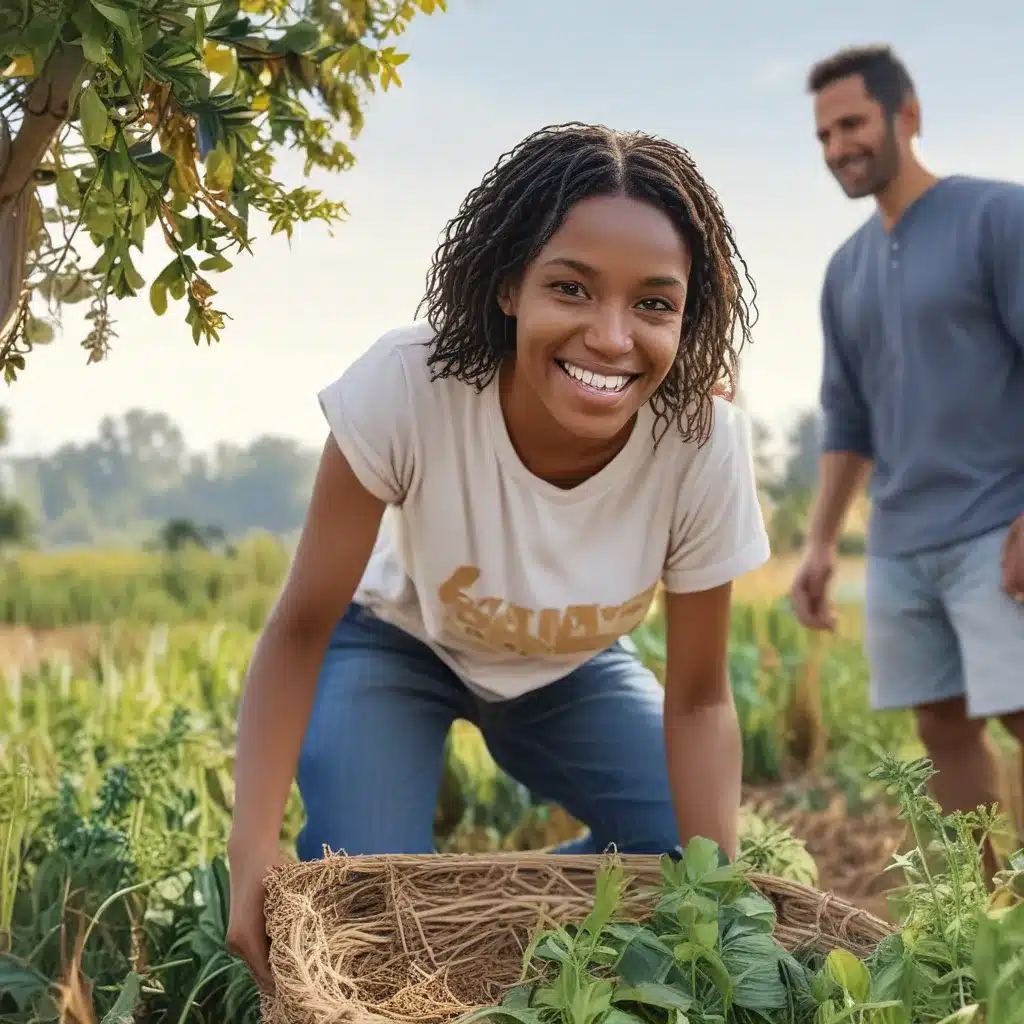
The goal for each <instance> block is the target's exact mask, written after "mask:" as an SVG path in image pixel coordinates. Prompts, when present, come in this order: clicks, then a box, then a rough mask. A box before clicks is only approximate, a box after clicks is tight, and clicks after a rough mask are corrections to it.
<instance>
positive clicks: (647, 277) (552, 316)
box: [501, 196, 691, 441]
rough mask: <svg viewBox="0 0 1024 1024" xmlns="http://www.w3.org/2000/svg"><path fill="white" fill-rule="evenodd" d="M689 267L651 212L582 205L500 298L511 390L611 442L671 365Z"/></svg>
mask: <svg viewBox="0 0 1024 1024" xmlns="http://www.w3.org/2000/svg"><path fill="white" fill-rule="evenodd" d="M690 266H691V254H690V250H689V247H688V246H687V244H686V242H685V241H684V240H683V238H682V237H681V235H680V234H679V232H678V231H676V228H675V226H674V225H673V223H672V221H671V220H669V218H668V217H667V216H666V215H665V214H664V213H662V212H661V211H660V210H659V209H657V208H656V207H654V206H650V205H648V204H647V203H643V202H640V201H639V200H636V199H629V198H626V197H624V196H595V197H592V198H590V199H584V200H581V201H580V202H579V203H577V204H576V205H575V206H573V207H572V209H570V211H569V213H568V215H567V216H566V218H565V220H564V221H563V223H562V225H561V227H560V228H559V230H558V231H557V232H556V233H555V235H554V236H553V237H552V238H551V240H550V241H549V242H548V244H547V245H546V246H545V247H544V249H543V250H541V252H540V253H539V254H538V256H537V258H536V259H535V260H534V261H533V262H532V263H531V264H530V265H529V266H528V267H527V269H526V271H525V274H524V276H523V279H522V282H521V283H520V285H519V287H518V288H517V289H515V291H514V292H513V293H512V294H510V295H508V296H507V297H505V298H503V299H502V301H501V307H502V309H503V310H504V311H505V313H506V314H508V315H510V316H515V317H516V318H517V329H516V364H515V380H516V387H520V386H523V385H526V386H528V387H529V389H530V390H532V391H533V392H534V393H535V395H536V397H537V398H538V399H539V400H540V402H541V404H542V405H543V406H544V408H545V409H546V410H547V412H548V413H549V414H550V415H551V417H552V418H553V419H554V420H555V422H557V423H558V424H559V425H560V426H561V427H563V428H564V429H565V431H566V432H567V433H569V434H571V435H573V436H576V437H579V438H581V439H582V438H585V439H588V440H594V441H598V440H604V439H611V438H614V437H616V436H617V435H618V434H619V433H620V432H621V431H622V430H623V429H624V428H625V427H626V426H627V425H628V424H629V423H630V421H631V420H632V418H633V416H634V414H635V413H636V412H637V410H638V409H639V408H640V407H641V406H642V405H643V404H644V403H645V402H647V401H648V400H649V399H650V398H651V396H652V395H653V394H654V393H655V391H657V390H658V387H659V386H660V385H661V382H662V381H663V380H664V379H665V375H666V374H667V373H668V371H669V370H670V369H671V367H672V364H673V362H674V361H675V358H676V351H677V349H678V347H679V338H680V332H681V330H682V319H683V308H684V306H685V304H686V287H687V279H688V277H689V274H690Z"/></svg>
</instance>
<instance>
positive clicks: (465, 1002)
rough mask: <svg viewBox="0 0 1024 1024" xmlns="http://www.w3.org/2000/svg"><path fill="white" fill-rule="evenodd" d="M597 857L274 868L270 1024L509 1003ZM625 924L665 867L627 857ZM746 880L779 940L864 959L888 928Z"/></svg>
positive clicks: (336, 862) (373, 1020) (424, 1016)
mask: <svg viewBox="0 0 1024 1024" xmlns="http://www.w3.org/2000/svg"><path fill="white" fill-rule="evenodd" d="M603 860H604V858H602V857H600V856H553V855H548V854H536V853H527V854H522V853H515V854H499V855H496V856H490V855H488V856H481V855H467V854H456V855H435V856H417V857H398V856H393V857H345V856H332V857H328V858H326V859H324V860H319V861H312V862H309V863H303V864H287V865H282V866H280V867H277V868H275V869H274V871H273V873H272V875H271V876H270V878H269V879H268V881H267V930H268V933H269V935H270V939H271V955H270V959H271V968H272V971H273V974H274V979H275V985H276V994H275V996H274V997H272V998H271V997H266V998H265V999H264V1004H263V1017H264V1021H265V1022H266V1024H342V1022H346V1024H383V1022H385V1021H387V1022H403V1024H406V1022H407V1024H428V1022H429V1024H434V1022H437V1024H443V1022H447V1021H450V1020H452V1019H454V1018H455V1017H458V1016H459V1015H460V1014H463V1013H465V1012H466V1011H468V1010H470V1009H473V1008H475V1007H477V1006H483V1005H490V1004H493V1003H495V1002H497V1001H499V1000H500V999H501V996H502V993H503V991H504V989H505V988H506V987H507V986H509V985H512V984H515V982H516V981H517V980H518V979H519V975H520V971H521V968H522V958H523V950H524V949H525V946H526V944H527V942H528V941H529V938H530V936H531V935H533V934H534V932H536V931H537V930H538V929H539V928H543V927H548V926H550V925H551V924H553V923H556V922H557V923H559V924H568V923H571V922H574V921H580V920H582V919H583V918H584V917H585V916H586V914H587V912H588V910H589V909H590V907H591V905H592V898H593V892H594V883H595V879H596V875H597V869H598V867H599V866H600V865H601V863H602V862H603ZM620 860H621V862H622V864H623V867H624V869H625V872H626V875H627V876H628V877H629V878H631V879H632V880H633V883H632V884H631V885H630V888H629V889H628V890H627V895H626V901H625V905H624V907H623V916H627V917H628V916H636V917H641V916H643V915H644V914H645V913H646V912H647V910H649V907H650V898H649V897H644V896H643V895H641V894H640V893H638V892H637V887H638V886H646V885H657V884H658V882H659V881H660V879H661V869H660V859H659V858H658V857H645V856H622V857H621V858H620ZM750 881H751V882H752V883H753V884H754V885H755V886H756V887H757V888H758V889H759V890H760V891H761V893H762V894H763V895H765V896H766V897H768V898H769V899H770V900H771V901H772V902H773V903H774V904H775V908H776V913H777V925H776V930H775V935H776V938H777V939H778V940H779V942H781V943H782V945H784V946H785V947H786V948H787V949H790V950H793V949H796V948H797V947H802V946H806V945H809V944H810V945H814V946H816V947H818V948H819V949H821V950H824V951H827V950H831V949H834V948H837V947H843V948H845V949H849V950H850V951H851V952H853V953H856V954H858V955H860V956H863V955H866V954H867V953H869V952H870V951H871V950H872V949H874V947H875V945H876V944H877V943H878V942H879V941H880V940H881V939H882V938H883V937H884V936H886V935H888V934H889V933H890V932H891V930H892V929H891V928H890V927H889V925H887V924H886V923H885V922H883V921H881V920H879V919H878V918H876V917H872V916H871V915H870V914H868V913H866V912H864V911H862V910H858V909H857V908H855V907H853V906H851V905H850V904H849V903H845V902H843V901H842V900H839V899H836V898H834V897H833V896H832V895H831V894H828V893H822V892H818V891H817V890H815V889H810V888H807V887H806V886H803V885H797V884H795V883H792V882H787V881H783V880H781V879H778V878H770V877H767V876H762V875H752V876H750Z"/></svg>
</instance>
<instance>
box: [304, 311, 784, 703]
mask: <svg viewBox="0 0 1024 1024" xmlns="http://www.w3.org/2000/svg"><path fill="white" fill-rule="evenodd" d="M432 337H433V333H432V331H431V328H430V327H429V326H428V325H427V324H425V323H417V324H414V325H412V326H409V327H402V328H398V329H397V330H393V331H390V332H388V333H387V334H385V335H384V336H383V337H381V338H380V339H379V340H378V341H376V342H375V343H374V344H373V346H372V347H371V348H370V349H369V350H368V351H367V352H365V353H364V354H363V355H362V356H360V357H359V358H358V359H357V360H356V361H355V362H354V363H353V364H352V365H351V366H350V367H349V368H348V369H347V370H346V371H345V373H344V374H343V375H342V376H341V377H340V378H339V379H338V380H336V381H334V382H333V383H332V384H330V385H329V386H328V387H326V388H324V390H323V391H321V392H320V394H319V399H320V405H321V408H322V409H323V412H324V415H325V417H326V419H327V422H328V424H329V426H330V429H331V432H332V433H333V435H334V438H335V439H336V441H337V443H338V446H339V447H340V449H341V451H342V452H343V453H344V454H345V457H346V458H347V459H348V461H349V463H350V464H351V466H352V469H353V471H354V472H355V474H356V476H357V477H358V478H359V480H360V481H361V482H362V484H363V486H364V487H366V489H367V490H368V491H370V492H371V493H372V494H374V495H376V496H377V497H378V498H380V499H381V500H382V501H384V502H386V503H387V504H388V506H389V507H388V508H387V510H386V511H385V514H384V519H383V521H382V524H381V530H380V534H379V536H378V538H377V543H376V546H375V548H374V551H373V554H372V556H371V558H370V561H369V563H368V565H367V567H366V572H365V573H364V575H363V578H362V582H361V583H360V585H359V588H358V590H357V592H356V595H355V600H356V601H357V602H359V603H360V604H362V605H364V606H365V607H367V608H368V609H369V610H370V611H372V612H373V613H374V614H376V615H377V616H379V617H380V618H382V619H384V620H386V621H388V622H391V623H393V624H394V625H396V626H399V627H401V628H402V629H404V630H406V631H407V632H409V633H411V634H412V635H413V636H415V637H417V638H418V639H419V640H421V641H423V642H424V643H425V644H427V645H428V646H429V647H430V648H432V649H433V650H434V651H435V652H436V653H437V654H438V656H439V657H440V658H441V659H442V660H444V661H445V662H446V663H447V664H448V665H449V666H451V668H452V669H453V670H454V671H455V672H456V673H457V674H458V676H459V677H460V678H461V679H462V680H463V681H464V682H465V683H466V685H467V686H469V687H470V688H471V689H473V690H474V691H475V692H476V693H478V694H479V695H480V696H481V697H483V698H485V699H490V700H501V699H505V698H511V697H516V696H519V695H520V694H523V693H526V692H528V691H530V690H535V689H537V688H539V687H542V686H545V685H546V684H548V683H551V682H554V681H555V680H557V679H560V678H561V677H563V676H565V675H566V674H568V673H569V672H571V671H572V670H573V669H574V668H576V667H578V666H579V665H581V664H582V663H583V662H585V661H587V660H588V659H589V658H591V657H592V656H593V655H595V654H597V653H598V652H599V651H601V650H604V649H605V648H606V647H609V646H610V645H611V644H612V643H613V642H614V641H615V640H616V639H618V638H619V637H620V636H622V635H624V634H626V633H629V632H630V631H632V630H633V629H635V628H636V627H637V626H638V625H639V624H640V623H641V622H642V621H643V620H644V617H645V615H646V613H647V611H648V608H649V606H650V603H651V600H652V598H653V597H654V594H655V591H656V588H657V584H658V582H659V581H661V582H663V583H664V585H665V589H666V590H668V591H670V592H679V593H681V592H686V591H698V590H707V589H710V588H712V587H716V586H719V585H721V584H723V583H726V582H728V581H729V580H732V579H734V578H736V577H737V576H740V575H742V574H743V573H746V572H748V571H750V570H751V569H754V568H756V567H757V566H759V565H761V564H763V563H764V562H765V561H766V560H767V558H768V555H769V548H768V538H767V535H766V533H765V528H764V521H763V518H762V515H761V509H760V505H759V503H758V500H757V494H756V490H755V484H754V470H753V460H752V457H751V447H750V429H749V422H748V420H747V418H746V416H745V415H744V414H743V413H742V411H741V410H739V409H737V408H736V407H735V406H732V405H730V404H729V403H728V402H726V401H724V400H722V399H717V398H716V399H715V416H714V429H713V432H712V434H711V437H710V439H709V440H708V441H707V442H706V443H705V444H704V445H703V446H702V447H700V448H698V446H697V444H696V443H695V442H684V441H683V439H682V437H681V435H680V434H679V432H678V430H677V429H676V428H675V426H674V425H672V426H670V427H669V429H668V430H667V431H665V432H664V434H663V436H662V437H661V440H660V443H659V444H658V446H657V448H655V445H654V436H653V433H652V427H653V425H654V414H653V412H652V411H651V409H650V408H649V407H648V406H644V407H643V408H642V409H641V410H640V414H639V416H638V418H637V422H636V424H635V425H634V427H633V431H632V433H631V434H630V437H629V440H628V441H627V442H626V445H625V446H624V447H623V449H622V450H621V451H620V452H619V453H618V455H616V457H615V458H614V459H613V460H612V461H611V462H610V463H609V464H608V465H607V466H605V467H604V468H603V469H602V470H601V471H600V472H598V473H597V474H595V475H594V476H592V477H591V478H590V479H588V480H586V481H585V482H584V483H582V484H579V485H578V486H576V487H573V488H571V489H568V490H566V489H563V488H559V487H556V486H554V485H553V484H550V483H548V482H547V481H544V480H541V479H540V478H539V477H536V476H534V475H533V474H532V473H531V472H530V471H529V470H527V468H526V467H525V466H524V465H523V463H522V462H521V460H520V459H519V456H518V455H517V454H516V451H515V449H514V448H513V446H512V442H511V440H510V439H509V436H508V432H507V430H506V427H505V420H504V416H503V415H502V412H501V406H500V404H499V400H498V387H497V380H496V378H495V380H493V381H492V382H491V383H490V384H489V385H488V386H487V387H486V388H484V389H483V391H481V392H478V391H477V390H476V388H475V387H473V386H471V385H468V384H465V383H463V382H462V381H459V380H455V379H452V378H448V379H441V380H435V381H432V380H431V379H430V369H429V367H428V366H427V356H428V354H429V348H428V345H429V342H430V341H431V339H432Z"/></svg>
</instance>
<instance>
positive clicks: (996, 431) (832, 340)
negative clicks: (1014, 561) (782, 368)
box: [821, 175, 1024, 557]
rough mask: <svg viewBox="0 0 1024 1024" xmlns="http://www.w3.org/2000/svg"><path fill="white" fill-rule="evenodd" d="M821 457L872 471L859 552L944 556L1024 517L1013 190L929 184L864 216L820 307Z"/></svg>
mask: <svg viewBox="0 0 1024 1024" xmlns="http://www.w3.org/2000/svg"><path fill="white" fill-rule="evenodd" d="M821 320H822V329H823V334H824V369H823V375H822V386H821V405H822V411H823V417H824V428H825V429H824V443H823V449H824V450H825V451H827V452H840V451H848V452H856V453H858V454H860V455H864V456H866V457H867V458H870V459H871V460H873V466H872V474H871V482H870V487H869V494H870V497H871V502H872V513H871V520H870V524H869V527H868V539H867V543H868V552H869V554H873V555H880V556H882V557H899V556H903V555H909V554H914V553H916V552H919V551H923V550H928V549H934V548H937V547H944V546H946V545H949V544H953V543H956V542H958V541H961V540H965V539H968V538H971V537H975V536H978V535H980V534H982V533H985V532H987V531H989V530H992V529H996V528H998V527H1000V526H1002V525H1005V524H1007V523H1009V522H1012V521H1013V520H1014V519H1015V518H1016V517H1017V516H1018V515H1020V514H1021V513H1024V186H1021V185H1018V184H1015V183H1011V182H1005V181H996V180H986V179H982V178H975V177H968V176H964V175H957V176H951V177H947V178H942V179H940V180H939V181H938V182H937V183H936V184H935V185H933V186H932V187H931V188H930V189H929V190H928V191H927V192H926V193H924V195H922V196H921V197H920V198H919V199H917V200H916V201H915V202H914V203H913V204H912V205H911V206H910V207H909V208H908V209H907V210H906V212H905V213H904V214H903V216H902V217H901V218H900V219H899V221H898V222H897V223H896V224H895V226H894V227H893V228H892V230H891V231H889V230H886V228H885V226H884V224H883V222H882V219H881V216H880V215H879V214H878V213H877V212H876V213H875V214H874V216H872V217H871V218H870V219H869V220H868V221H866V222H865V223H864V224H863V225H862V226H861V227H860V228H859V229H858V230H857V231H856V232H855V233H854V234H853V235H852V236H850V238H848V239H847V240H846V242H844V243H843V245H842V246H841V247H840V248H839V249H838V250H837V251H836V253H835V254H834V256H833V257H832V259H831V260H830V261H829V265H828V269H827V271H826V274H825V281H824V285H823V288H822V296H821Z"/></svg>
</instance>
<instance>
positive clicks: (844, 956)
mask: <svg viewBox="0 0 1024 1024" xmlns="http://www.w3.org/2000/svg"><path fill="white" fill-rule="evenodd" d="M825 973H826V974H827V975H828V976H829V977H830V978H831V979H832V980H833V981H834V982H835V983H836V984H837V985H840V986H841V987H842V988H843V990H844V991H846V992H847V993H848V994H849V995H850V997H851V998H852V999H853V1001H854V1002H857V1003H863V1002H865V1001H866V1000H867V998H868V996H869V995H870V994H871V974H870V973H869V972H868V969H867V967H865V966H864V964H863V963H862V962H861V961H860V960H858V959H857V957H855V956H854V955H853V953H851V952H850V951H849V950H847V949H833V950H832V952H831V953H829V955H828V956H827V957H826V958H825Z"/></svg>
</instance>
